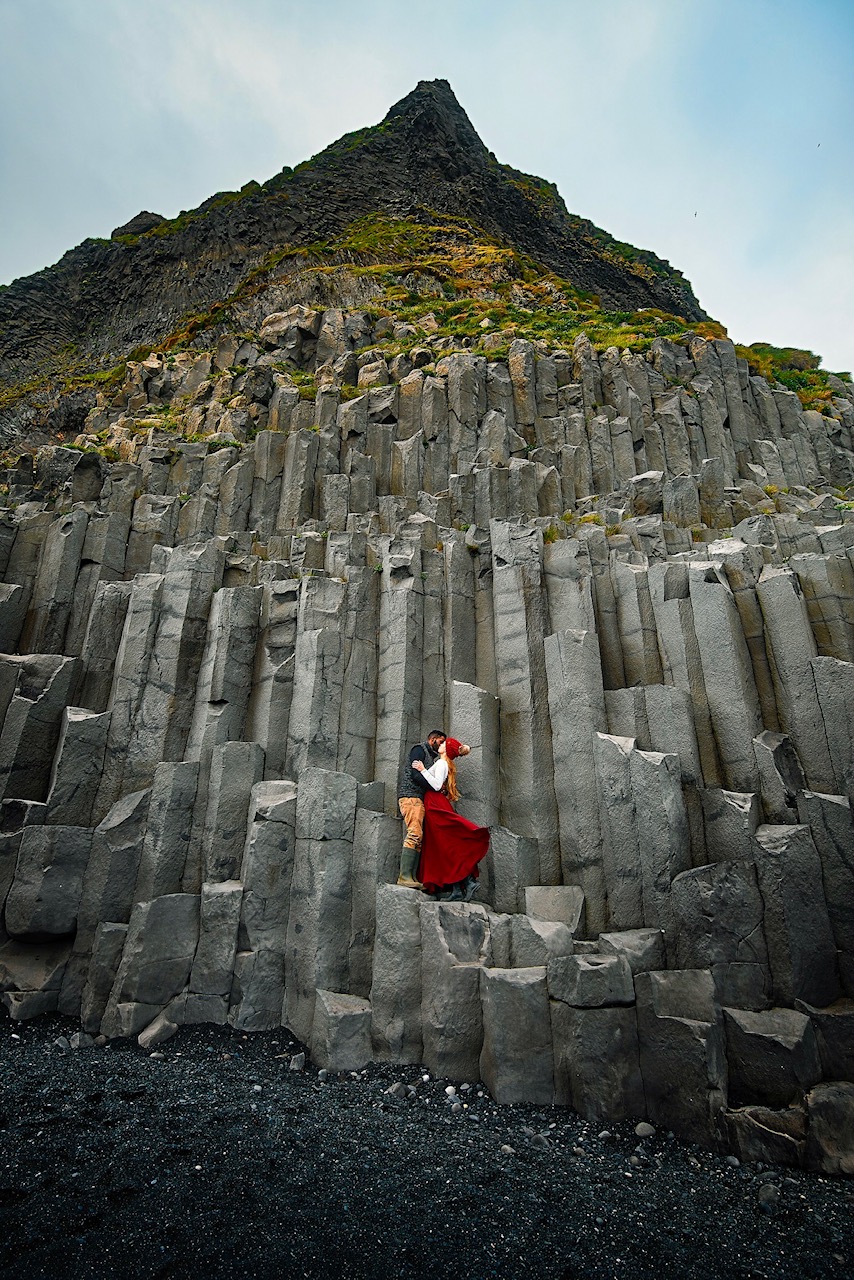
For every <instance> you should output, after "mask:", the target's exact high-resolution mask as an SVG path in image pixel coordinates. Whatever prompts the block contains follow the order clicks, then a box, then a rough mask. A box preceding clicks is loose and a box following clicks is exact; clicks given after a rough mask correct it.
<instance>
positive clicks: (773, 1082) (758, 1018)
mask: <svg viewBox="0 0 854 1280" xmlns="http://www.w3.org/2000/svg"><path fill="white" fill-rule="evenodd" d="M723 1012H724V1029H725V1031H726V1056H727V1065H728V1067H729V1096H730V1100H731V1101H732V1102H733V1103H734V1104H735V1105H736V1106H739V1105H743V1104H745V1103H765V1104H766V1105H768V1106H772V1107H775V1106H776V1107H782V1106H785V1105H786V1104H787V1103H789V1102H793V1101H794V1100H795V1099H796V1098H798V1097H800V1095H801V1094H803V1093H804V1092H805V1091H806V1090H807V1089H810V1088H811V1087H812V1086H813V1085H814V1084H817V1083H818V1081H819V1080H820V1079H821V1062H820V1061H819V1053H818V1044H817V1043H816V1036H815V1032H814V1030H813V1027H812V1024H811V1022H810V1019H809V1018H808V1017H806V1016H805V1015H804V1014H803V1013H798V1012H796V1010H794V1009H767V1010H765V1011H764V1012H761V1013H752V1012H749V1011H746V1010H743V1009H724V1011H723Z"/></svg>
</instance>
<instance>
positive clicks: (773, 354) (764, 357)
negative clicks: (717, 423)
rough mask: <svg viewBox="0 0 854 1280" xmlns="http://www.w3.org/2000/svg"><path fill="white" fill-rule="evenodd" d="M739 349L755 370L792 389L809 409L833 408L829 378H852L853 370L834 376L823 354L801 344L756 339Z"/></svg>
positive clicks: (742, 356)
mask: <svg viewBox="0 0 854 1280" xmlns="http://www.w3.org/2000/svg"><path fill="white" fill-rule="evenodd" d="M736 352H737V354H738V355H739V356H741V358H742V359H744V360H746V361H747V363H748V366H749V367H750V371H751V373H754V374H758V375H760V376H761V377H763V378H767V379H768V381H769V382H779V383H780V384H781V385H782V386H784V387H785V388H786V389H787V390H788V391H794V392H795V393H796V395H797V396H798V399H799V400H800V402H801V404H802V405H803V406H804V408H805V409H817V410H818V411H819V412H820V413H829V412H831V410H832V405H831V400H832V399H833V396H834V394H835V393H834V391H833V389H832V387H830V386H829V385H828V378H829V377H832V376H835V377H837V378H840V379H842V380H843V381H846V382H849V381H850V380H851V375H850V373H847V372H845V373H837V374H836V375H833V374H831V373H830V371H829V370H825V369H822V368H821V367H820V366H821V356H817V355H816V354H815V352H814V351H807V350H804V349H803V348H800V347H774V346H771V344H770V343H767V342H753V343H751V345H750V346H749V347H742V346H736Z"/></svg>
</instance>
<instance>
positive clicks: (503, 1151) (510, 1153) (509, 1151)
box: [501, 1142, 516, 1156]
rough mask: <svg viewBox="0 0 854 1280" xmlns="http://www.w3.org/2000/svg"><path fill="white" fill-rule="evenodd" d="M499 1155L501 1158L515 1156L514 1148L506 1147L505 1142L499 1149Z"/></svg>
mask: <svg viewBox="0 0 854 1280" xmlns="http://www.w3.org/2000/svg"><path fill="white" fill-rule="evenodd" d="M501 1154H502V1155H503V1156H515V1154H516V1148H515V1147H511V1146H508V1145H507V1143H506V1142H505V1143H504V1145H503V1146H502V1148H501Z"/></svg>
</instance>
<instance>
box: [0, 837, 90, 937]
mask: <svg viewBox="0 0 854 1280" xmlns="http://www.w3.org/2000/svg"><path fill="white" fill-rule="evenodd" d="M91 846H92V832H91V831H90V830H89V829H88V828H86V827H26V828H25V829H24V834H23V837H22V839H21V848H20V852H19V854H18V863H17V866H16V868H15V878H14V880H13V881H12V886H11V888H10V890H9V896H8V898H7V899H6V928H7V930H8V931H9V933H10V934H11V935H12V937H13V938H27V937H36V938H39V937H44V936H45V935H50V936H54V937H61V936H63V935H66V934H71V933H73V932H74V930H75V928H76V926H77V911H78V907H79V904H80V895H81V893H82V890H83V876H84V873H85V871H86V866H87V863H88V861H89V853H90V850H91Z"/></svg>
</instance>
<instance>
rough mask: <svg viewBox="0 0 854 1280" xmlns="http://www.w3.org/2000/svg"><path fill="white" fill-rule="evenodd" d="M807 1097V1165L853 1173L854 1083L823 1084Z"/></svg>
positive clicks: (820, 1169)
mask: <svg viewBox="0 0 854 1280" xmlns="http://www.w3.org/2000/svg"><path fill="white" fill-rule="evenodd" d="M806 1101H807V1115H808V1117H809V1128H808V1130H807V1145H806V1151H805V1153H804V1163H805V1164H806V1167H807V1168H808V1169H816V1170H818V1171H819V1172H821V1173H830V1174H836V1175H839V1174H842V1175H846V1174H847V1175H848V1176H850V1175H851V1174H854V1084H848V1083H842V1082H841V1081H836V1082H834V1083H832V1084H820V1085H818V1086H817V1087H816V1088H815V1089H813V1090H812V1091H811V1092H810V1093H808V1094H807V1100H806Z"/></svg>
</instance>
